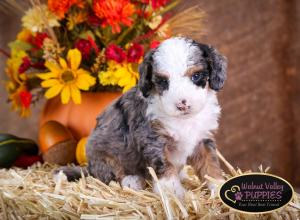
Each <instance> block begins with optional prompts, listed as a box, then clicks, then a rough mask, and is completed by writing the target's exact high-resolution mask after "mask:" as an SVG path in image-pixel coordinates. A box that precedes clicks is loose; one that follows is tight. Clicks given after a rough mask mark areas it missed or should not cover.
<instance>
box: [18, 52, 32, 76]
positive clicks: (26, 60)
mask: <svg viewBox="0 0 300 220" xmlns="http://www.w3.org/2000/svg"><path fill="white" fill-rule="evenodd" d="M22 60H23V62H22V64H21V65H20V66H19V73H24V72H25V71H26V70H28V69H29V67H30V65H31V63H30V59H29V57H27V56H26V57H23V59H22Z"/></svg>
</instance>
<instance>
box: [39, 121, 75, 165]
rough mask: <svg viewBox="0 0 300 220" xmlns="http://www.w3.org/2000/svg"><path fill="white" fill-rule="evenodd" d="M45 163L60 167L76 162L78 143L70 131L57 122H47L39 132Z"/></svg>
mask: <svg viewBox="0 0 300 220" xmlns="http://www.w3.org/2000/svg"><path fill="white" fill-rule="evenodd" d="M39 142H40V150H41V152H42V153H43V159H44V161H46V162H48V163H55V164H59V165H66V164H68V163H73V162H75V152H76V145H77V142H76V140H75V139H74V138H73V136H72V134H71V132H70V131H69V129H67V128H66V127H65V126H64V125H62V124H61V123H59V122H57V121H48V122H46V123H45V124H44V125H43V126H42V127H41V128H40V131H39Z"/></svg>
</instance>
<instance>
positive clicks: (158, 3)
mask: <svg viewBox="0 0 300 220" xmlns="http://www.w3.org/2000/svg"><path fill="white" fill-rule="evenodd" d="M150 1H151V6H152V8H153V9H154V10H156V9H158V8H160V7H162V6H165V5H166V4H167V3H168V1H169V0H143V1H142V2H143V3H146V4H150Z"/></svg>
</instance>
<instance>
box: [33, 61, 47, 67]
mask: <svg viewBox="0 0 300 220" xmlns="http://www.w3.org/2000/svg"><path fill="white" fill-rule="evenodd" d="M31 66H32V67H33V68H36V69H45V61H43V60H39V61H37V62H35V63H31Z"/></svg>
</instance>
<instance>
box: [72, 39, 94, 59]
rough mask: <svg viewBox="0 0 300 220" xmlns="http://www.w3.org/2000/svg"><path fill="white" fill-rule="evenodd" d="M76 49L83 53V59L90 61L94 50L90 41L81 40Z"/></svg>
mask: <svg viewBox="0 0 300 220" xmlns="http://www.w3.org/2000/svg"><path fill="white" fill-rule="evenodd" d="M75 48H77V49H78V50H79V51H80V52H81V54H82V56H83V59H85V60H87V59H89V57H90V54H91V50H92V45H91V43H90V41H88V40H85V39H79V40H77V41H76V43H75Z"/></svg>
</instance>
